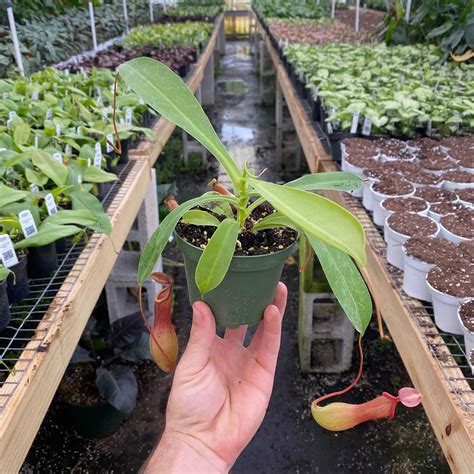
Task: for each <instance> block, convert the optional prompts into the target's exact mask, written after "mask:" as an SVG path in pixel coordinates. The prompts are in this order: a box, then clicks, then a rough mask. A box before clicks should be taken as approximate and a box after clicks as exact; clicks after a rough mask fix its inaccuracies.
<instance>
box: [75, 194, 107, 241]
mask: <svg viewBox="0 0 474 474" xmlns="http://www.w3.org/2000/svg"><path fill="white" fill-rule="evenodd" d="M69 197H70V198H71V201H72V208H73V210H76V209H88V210H89V211H91V212H92V214H94V215H95V216H96V217H97V221H98V223H99V225H100V229H101V232H103V233H104V234H107V235H109V234H110V233H111V232H112V225H111V224H110V220H109V218H108V216H107V214H106V213H105V212H104V209H103V207H102V204H101V203H100V201H99V200H98V199H97V198H96V197H95V196H93V195H92V194H90V193H88V192H86V191H82V190H81V189H74V190H72V191H69Z"/></svg>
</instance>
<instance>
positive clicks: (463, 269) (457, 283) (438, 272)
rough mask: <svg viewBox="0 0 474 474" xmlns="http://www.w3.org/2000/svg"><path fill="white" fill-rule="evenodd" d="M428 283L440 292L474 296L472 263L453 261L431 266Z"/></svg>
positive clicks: (460, 296)
mask: <svg viewBox="0 0 474 474" xmlns="http://www.w3.org/2000/svg"><path fill="white" fill-rule="evenodd" d="M427 281H428V283H429V284H430V285H431V286H432V287H433V288H434V289H435V290H438V291H439V292H441V293H444V294H446V295H451V296H455V297H456V298H469V297H471V296H474V263H468V262H462V261H455V262H452V263H450V264H442V265H438V266H436V267H434V268H432V269H431V270H430V271H429V273H428V277H427Z"/></svg>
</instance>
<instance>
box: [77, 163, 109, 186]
mask: <svg viewBox="0 0 474 474" xmlns="http://www.w3.org/2000/svg"><path fill="white" fill-rule="evenodd" d="M82 179H83V180H84V181H86V182H88V183H108V182H110V181H116V180H117V175H115V174H113V173H107V171H104V170H103V169H100V168H96V167H95V166H89V168H87V169H86V171H84V173H83V175H82Z"/></svg>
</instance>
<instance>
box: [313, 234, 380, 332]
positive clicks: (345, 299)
mask: <svg viewBox="0 0 474 474" xmlns="http://www.w3.org/2000/svg"><path fill="white" fill-rule="evenodd" d="M307 238H308V240H309V243H310V244H311V247H313V250H314V252H315V254H316V255H317V257H318V259H319V261H320V263H321V266H322V268H323V270H324V274H325V275H326V278H327V280H328V283H329V285H330V287H331V289H332V291H333V292H334V294H335V295H336V298H337V300H338V301H339V303H340V305H341V306H342V309H343V310H344V312H345V313H346V316H347V317H348V318H349V320H350V321H351V323H352V325H353V326H354V327H355V328H356V330H357V331H359V332H360V333H361V334H362V335H363V334H364V332H365V330H366V329H367V326H368V325H369V322H370V318H371V317H372V300H371V297H370V293H369V290H368V289H367V287H366V285H365V282H364V280H363V278H362V277H361V275H360V273H359V270H357V267H356V266H355V265H354V262H353V261H352V260H351V258H350V257H349V256H348V255H346V254H345V253H344V252H341V251H340V250H338V249H336V248H334V247H331V246H329V245H326V244H325V243H324V242H321V241H319V240H317V239H315V238H313V237H311V236H307Z"/></svg>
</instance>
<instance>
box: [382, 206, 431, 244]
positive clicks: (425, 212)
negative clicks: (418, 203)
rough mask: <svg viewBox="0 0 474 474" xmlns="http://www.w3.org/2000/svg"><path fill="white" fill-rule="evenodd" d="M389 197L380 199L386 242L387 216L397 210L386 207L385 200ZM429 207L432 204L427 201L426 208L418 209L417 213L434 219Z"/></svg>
mask: <svg viewBox="0 0 474 474" xmlns="http://www.w3.org/2000/svg"><path fill="white" fill-rule="evenodd" d="M387 199H390V198H385V199H382V201H380V212H381V213H382V216H383V222H384V225H383V238H384V240H385V243H386V242H387V226H386V225H385V221H386V220H387V217H390V216H391V215H392V214H393V213H394V212H395V211H390V210H389V209H385V206H384V202H385V201H386V200H387ZM429 209H430V204H429V203H428V202H427V203H426V209H423V210H422V211H418V212H416V213H415V214H418V215H420V216H429V217H431V218H432V219H434V217H433V216H431V215H430V212H429ZM434 220H435V221H436V222H439V220H438V219H434Z"/></svg>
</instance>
